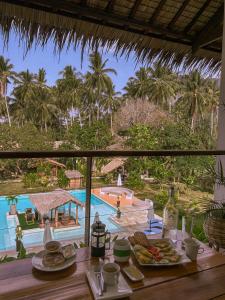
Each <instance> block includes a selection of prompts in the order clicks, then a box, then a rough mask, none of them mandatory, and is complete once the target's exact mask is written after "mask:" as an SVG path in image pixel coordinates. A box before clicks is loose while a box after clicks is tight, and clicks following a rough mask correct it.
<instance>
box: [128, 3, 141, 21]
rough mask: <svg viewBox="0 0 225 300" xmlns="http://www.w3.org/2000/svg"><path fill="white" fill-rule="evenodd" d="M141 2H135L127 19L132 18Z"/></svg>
mask: <svg viewBox="0 0 225 300" xmlns="http://www.w3.org/2000/svg"><path fill="white" fill-rule="evenodd" d="M141 2H142V0H135V2H134V5H133V7H132V9H131V12H130V14H129V18H133V17H134V16H135V14H136V12H137V10H138V7H139V6H140V4H141Z"/></svg>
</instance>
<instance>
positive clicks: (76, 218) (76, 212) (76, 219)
mask: <svg viewBox="0 0 225 300" xmlns="http://www.w3.org/2000/svg"><path fill="white" fill-rule="evenodd" d="M78 224H79V222H78V205H76V225H78Z"/></svg>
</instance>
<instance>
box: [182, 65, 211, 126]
mask: <svg viewBox="0 0 225 300" xmlns="http://www.w3.org/2000/svg"><path fill="white" fill-rule="evenodd" d="M182 84H183V89H182V92H181V96H180V97H179V99H178V101H177V104H178V105H179V104H182V105H183V108H184V109H185V110H186V112H187V114H188V116H189V118H190V119H191V129H192V130H193V131H194V129H195V127H196V122H197V121H198V119H199V117H200V118H203V113H204V111H205V109H206V107H207V105H208V103H209V96H208V92H207V80H206V79H205V78H203V77H202V76H201V74H200V73H199V72H198V71H197V70H195V71H192V72H191V73H190V74H188V75H185V76H184V77H183V78H182Z"/></svg>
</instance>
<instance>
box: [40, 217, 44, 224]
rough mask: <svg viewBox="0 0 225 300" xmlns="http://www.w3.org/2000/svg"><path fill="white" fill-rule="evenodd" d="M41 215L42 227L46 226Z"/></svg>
mask: <svg viewBox="0 0 225 300" xmlns="http://www.w3.org/2000/svg"><path fill="white" fill-rule="evenodd" d="M40 217H41V227H44V219H43V216H42V215H40Z"/></svg>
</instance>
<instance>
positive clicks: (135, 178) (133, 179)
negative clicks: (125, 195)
mask: <svg viewBox="0 0 225 300" xmlns="http://www.w3.org/2000/svg"><path fill="white" fill-rule="evenodd" d="M126 185H127V186H128V187H129V188H131V189H132V188H133V189H138V190H141V189H143V188H144V186H145V184H144V182H143V181H142V179H141V177H140V174H139V173H137V172H135V171H131V172H130V173H129V176H128V179H127V181H126Z"/></svg>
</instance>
